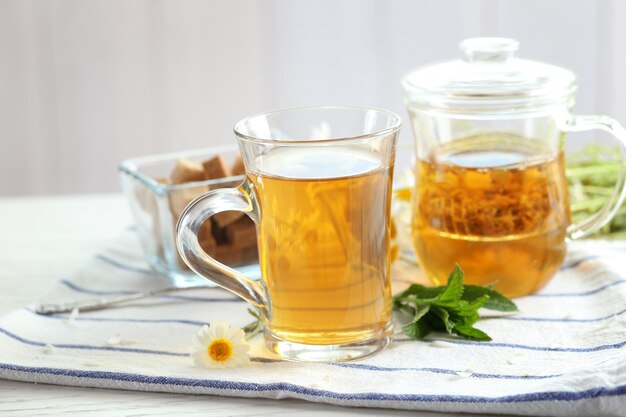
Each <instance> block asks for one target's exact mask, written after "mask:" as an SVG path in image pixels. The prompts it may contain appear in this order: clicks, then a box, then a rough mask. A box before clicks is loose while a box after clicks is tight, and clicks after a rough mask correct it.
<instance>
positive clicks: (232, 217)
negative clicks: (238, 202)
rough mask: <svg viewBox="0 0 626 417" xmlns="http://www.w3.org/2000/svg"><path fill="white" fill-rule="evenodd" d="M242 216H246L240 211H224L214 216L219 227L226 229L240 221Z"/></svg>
mask: <svg viewBox="0 0 626 417" xmlns="http://www.w3.org/2000/svg"><path fill="white" fill-rule="evenodd" d="M242 216H244V214H243V213H242V212H240V211H223V212H221V213H217V214H216V215H215V216H213V219H214V220H215V223H217V225H218V226H219V227H226V226H228V225H229V224H232V223H234V222H236V221H237V220H239V219H240V218H241V217H242Z"/></svg>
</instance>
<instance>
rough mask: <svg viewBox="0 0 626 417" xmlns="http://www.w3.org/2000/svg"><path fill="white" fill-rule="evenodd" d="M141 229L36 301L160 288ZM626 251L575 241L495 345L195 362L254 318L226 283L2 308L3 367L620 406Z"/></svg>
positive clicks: (567, 410) (127, 380) (385, 396)
mask: <svg viewBox="0 0 626 417" xmlns="http://www.w3.org/2000/svg"><path fill="white" fill-rule="evenodd" d="M135 233H136V232H133V231H132V230H129V231H128V232H126V233H125V234H124V236H123V237H122V238H120V240H119V241H117V242H115V245H113V246H112V247H111V248H109V249H107V250H104V251H102V252H101V253H100V254H97V255H96V256H94V257H93V259H91V260H90V261H89V262H88V263H87V264H86V265H85V266H84V267H83V268H82V269H81V270H79V271H77V272H76V273H75V274H74V275H73V276H71V278H69V279H63V280H61V281H60V282H59V284H58V286H57V287H56V289H55V290H54V291H53V293H52V294H49V296H48V297H46V299H45V300H41V301H56V302H58V301H60V300H73V299H82V298H93V297H97V296H102V295H113V294H125V293H128V292H133V291H138V290H147V289H151V288H159V287H163V286H164V285H165V284H166V283H165V281H163V280H162V278H160V277H159V276H157V275H156V274H155V273H153V272H152V271H151V270H149V269H148V268H147V266H146V265H145V264H144V263H143V261H142V255H141V253H140V249H139V245H138V242H137V237H136V235H135ZM625 258H626V244H625V243H624V242H617V243H609V242H596V241H589V242H576V243H574V244H572V245H571V247H570V253H569V255H568V258H567V260H566V262H565V264H564V266H563V267H562V268H561V271H560V272H559V273H558V274H557V276H556V277H555V278H554V279H553V280H552V281H551V282H550V283H549V284H548V285H547V286H546V287H545V288H544V289H543V290H542V291H540V292H539V293H538V294H535V295H532V296H528V297H523V298H520V299H517V300H516V301H517V303H518V305H519V307H520V308H521V310H522V311H523V313H522V314H519V315H516V316H511V317H506V318H497V319H484V320H481V321H480V322H479V323H478V327H479V328H481V329H483V330H485V331H486V332H487V333H489V335H491V336H492V337H493V339H494V341H493V342H472V341H464V340H458V339H450V338H446V337H444V336H443V335H433V336H432V337H429V338H428V339H427V340H425V341H414V340H407V338H406V337H404V336H403V335H401V334H399V335H397V337H396V338H395V340H394V342H393V343H392V344H391V346H390V347H389V348H388V349H386V350H384V351H382V352H379V353H377V354H375V355H373V356H371V357H368V358H366V359H364V360H360V361H355V362H349V363H325V364H308V363H294V362H283V361H280V360H279V359H277V358H275V357H273V356H272V355H271V354H270V353H269V352H267V351H266V350H264V347H263V344H262V337H258V336H257V337H256V338H254V339H253V340H252V341H251V343H252V349H251V351H252V356H253V362H252V365H251V366H248V367H243V368H236V369H226V370H221V369H220V370H209V369H203V368H199V367H196V366H194V364H193V361H192V360H191V359H190V357H189V349H190V345H191V337H192V335H193V334H194V333H196V332H197V330H198V329H199V328H200V326H201V325H202V324H205V323H207V322H210V321H214V320H225V321H227V322H229V323H231V324H236V325H239V326H243V325H245V324H247V323H248V322H250V316H249V315H248V313H247V312H246V308H247V305H246V303H244V302H242V301H241V300H240V299H238V298H236V297H234V296H233V295H231V294H230V293H228V292H226V291H224V290H221V289H218V288H214V289H206V290H205V289H203V290H193V291H189V292H183V293H177V295H169V296H162V297H156V298H152V299H148V300H143V301H138V302H134V303H132V304H126V305H124V306H120V307H117V308H111V309H108V310H101V311H95V312H84V313H80V314H78V316H75V317H73V316H71V315H67V314H64V315H55V316H39V315H37V314H35V313H34V312H33V308H32V306H31V307H26V308H22V309H20V310H17V311H14V312H12V313H10V314H8V315H6V316H4V317H2V318H0V377H2V378H6V379H14V380H20V381H30V382H40V383H51V384H63V385H74V386H86V387H101V388H115V389H129V390H139V391H161V392H176V393H187V394H190V393H193V394H214V395H226V396H240V397H263V398H300V399H304V400H308V401H318V402H325V403H330V404H338V405H344V406H365V407H388V408H399V409H416V410H435V411H453V412H469V413H480V414H485V413H508V414H520V415H553V416H588V415H593V416H617V415H621V416H625V415H626V348H625V345H626V314H625V313H626V277H625V275H624V272H623V268H624V266H626V262H625V261H624V259H625ZM396 284H398V285H397V289H400V288H402V287H404V286H406V283H398V282H397V283H396ZM397 289H396V290H397Z"/></svg>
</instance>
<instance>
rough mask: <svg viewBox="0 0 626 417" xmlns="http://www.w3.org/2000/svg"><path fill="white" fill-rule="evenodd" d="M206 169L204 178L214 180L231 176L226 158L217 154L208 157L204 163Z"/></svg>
mask: <svg viewBox="0 0 626 417" xmlns="http://www.w3.org/2000/svg"><path fill="white" fill-rule="evenodd" d="M202 167H203V169H204V179H205V180H214V179H217V178H224V177H230V175H231V174H230V169H229V168H228V165H226V162H224V159H223V158H222V157H221V156H219V155H217V156H214V157H213V158H211V159H207V160H206V161H204V162H203V163H202Z"/></svg>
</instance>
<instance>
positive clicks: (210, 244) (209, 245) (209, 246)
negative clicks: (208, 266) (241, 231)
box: [200, 237, 218, 257]
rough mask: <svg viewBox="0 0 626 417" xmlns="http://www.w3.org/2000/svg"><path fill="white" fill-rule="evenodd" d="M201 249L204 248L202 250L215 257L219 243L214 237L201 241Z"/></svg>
mask: <svg viewBox="0 0 626 417" xmlns="http://www.w3.org/2000/svg"><path fill="white" fill-rule="evenodd" d="M200 247H201V248H202V250H204V251H205V252H206V253H207V254H209V255H211V256H213V257H215V251H216V250H217V248H218V246H217V243H216V242H215V239H213V238H212V237H209V238H208V239H205V240H201V241H200Z"/></svg>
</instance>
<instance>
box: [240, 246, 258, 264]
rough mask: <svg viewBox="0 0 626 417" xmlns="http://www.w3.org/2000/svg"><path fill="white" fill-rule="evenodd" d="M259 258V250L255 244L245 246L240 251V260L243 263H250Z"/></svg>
mask: <svg viewBox="0 0 626 417" xmlns="http://www.w3.org/2000/svg"><path fill="white" fill-rule="evenodd" d="M258 259H259V250H258V249H257V247H256V245H254V246H251V247H249V248H245V249H243V250H242V251H241V262H242V263H244V264H251V263H252V262H254V261H258Z"/></svg>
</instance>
